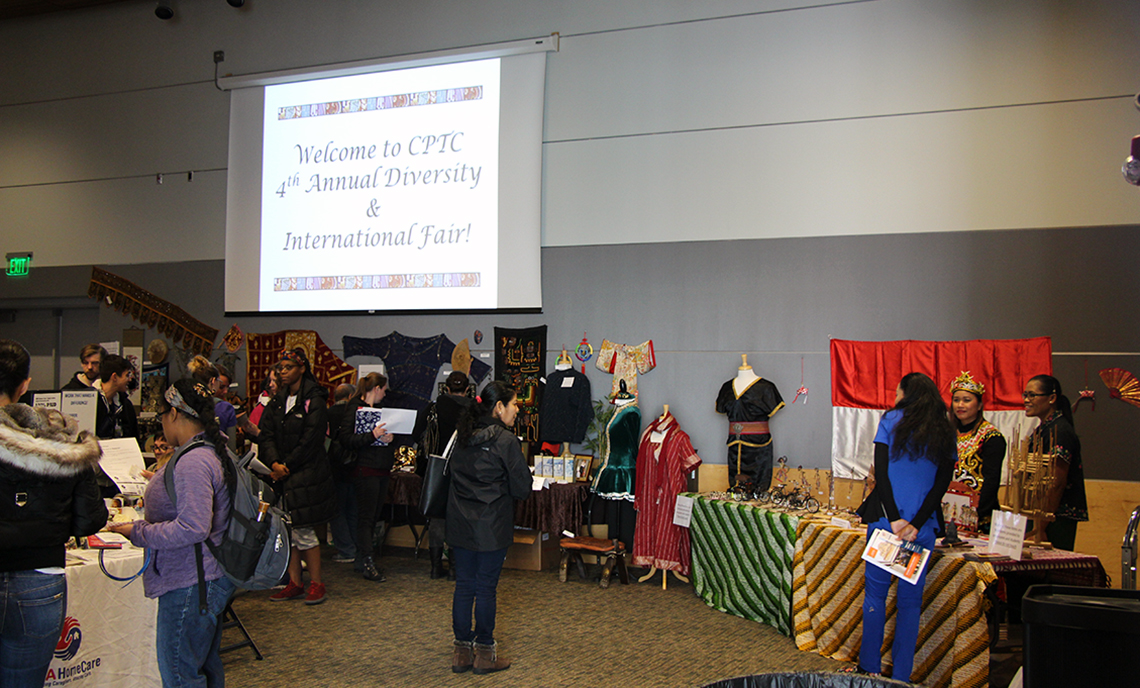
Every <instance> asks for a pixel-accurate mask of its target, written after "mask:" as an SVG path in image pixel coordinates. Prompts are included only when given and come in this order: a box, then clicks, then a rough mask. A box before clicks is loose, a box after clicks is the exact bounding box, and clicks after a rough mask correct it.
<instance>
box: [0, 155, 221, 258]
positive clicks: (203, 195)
mask: <svg viewBox="0 0 1140 688" xmlns="http://www.w3.org/2000/svg"><path fill="white" fill-rule="evenodd" d="M0 208H4V214H5V217H4V245H5V246H6V247H9V248H7V249H6V250H9V251H32V252H33V253H34V254H35V257H34V258H33V269H34V268H35V267H49V266H58V265H91V264H95V265H107V264H124V263H148V262H149V263H154V262H158V263H165V262H181V261H189V260H207V259H213V260H217V259H221V258H223V257H224V252H225V232H226V174H225V172H224V171H223V172H207V173H200V174H196V175H194V181H192V182H187V181H186V175H185V174H180V175H168V176H167V177H165V178H164V180H163V183H162V184H156V183H155V180H154V177H152V176H147V177H143V178H132V179H112V180H108V181H99V182H87V183H76V184H53V185H49V186H32V187H22V188H8V189H3V188H0Z"/></svg>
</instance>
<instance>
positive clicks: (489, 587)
mask: <svg viewBox="0 0 1140 688" xmlns="http://www.w3.org/2000/svg"><path fill="white" fill-rule="evenodd" d="M518 413H519V407H518V403H517V400H516V398H515V390H513V389H511V388H510V387H508V386H507V385H506V384H504V383H502V382H499V381H498V380H496V381H493V382H491V383H490V384H488V385H487V386H486V387H484V388H483V391H482V393H481V395H480V396H479V397H478V398H476V403H475V405H474V406H472V407H471V408H470V409H469V410H468V411H467V412H465V413H464V414H463V415H462V416H461V417H460V419H459V424H458V427H457V430H458V433H459V437H458V438H457V441H456V449H455V451H454V452H453V454H452V456H451V488H450V492H449V494H448V500H447V543H448V544H449V545H451V551H452V556H453V557H454V560H455V564H456V577H455V597H454V599H453V600H452V606H451V621H452V628H453V630H454V631H455V654H454V658H453V660H452V663H451V670H452V671H454V672H456V673H460V672H463V671H467V670H468V669H471V668H472V667H474V670H475V673H476V674H487V673H490V672H492V671H500V670H502V669H506V668H507V667H509V666H510V665H511V663H510V661H508V660H506V659H503V658H501V657H498V656H497V653H496V650H495V637H494V632H495V595H496V588H497V587H498V585H499V574H500V573H501V572H502V570H503V561H504V560H505V559H506V556H507V549H508V548H509V547H510V546H511V543H512V542H514V527H515V500H516V499H526V498H527V497H529V496H530V486H531V475H530V470H529V469H528V468H527V465H526V458H524V457H523V454H522V448H521V447H520V446H519V438H518V437H516V436H515V434H514V432H513V431H511V429H510V428H512V427H514V424H515V417H516V416H518ZM472 605H474V608H475V615H474V616H475V629H474V630H472V628H471V620H472V619H471V617H472V614H471V608H472Z"/></svg>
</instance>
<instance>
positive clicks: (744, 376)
mask: <svg viewBox="0 0 1140 688" xmlns="http://www.w3.org/2000/svg"><path fill="white" fill-rule="evenodd" d="M759 379H760V376H759V375H757V374H756V373H755V372H754V371H753V370H752V366H750V365H748V354H740V367H739V368H737V369H736V379H735V380H733V381H732V389H733V390H735V391H736V396H740V395H741V394H744V391H745V390H746V389H748V388H749V387H751V386H752V383H753V382H756V381H757V380H759Z"/></svg>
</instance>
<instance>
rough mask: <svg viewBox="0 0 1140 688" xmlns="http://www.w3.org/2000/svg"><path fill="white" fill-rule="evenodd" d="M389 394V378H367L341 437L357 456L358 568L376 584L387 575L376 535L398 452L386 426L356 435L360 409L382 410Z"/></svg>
mask: <svg viewBox="0 0 1140 688" xmlns="http://www.w3.org/2000/svg"><path fill="white" fill-rule="evenodd" d="M387 391H388V378H386V377H384V376H383V375H381V374H380V373H369V374H368V375H365V376H364V379H362V380H361V381H360V383H359V384H358V385H357V387H356V394H354V395H353V397H352V399H351V400H350V401H349V402H348V408H346V409H345V411H344V419H343V420H342V421H341V424H340V435H339V436H340V444H341V446H342V447H344V449H345V450H346V451H350V452H355V453H356V466H355V468H353V471H352V485H353V488H354V489H355V492H356V569H357V570H358V571H360V572H361V573H363V574H364V578H365V579H367V580H370V581H377V582H382V581H383V580H384V574H383V573H382V572H381V571H380V569H378V568H376V560H375V558H374V546H373V533H374V532H375V530H376V521H377V520H379V518H380V509H381V507H383V506H384V497H385V496H387V494H388V477H389V475H391V472H392V464H393V463H395V461H396V451H395V447H393V446H392V440H393V439H394V438H393V437H392V433H390V432H387V431H385V429H384V424H383V423H377V424H376V425H375V426H373V427H372V428H371V429H370V430H364V431H362V432H357V431H356V416H357V412H358V411H359V410H360V409H361V408H373V409H375V408H380V402H382V401H383V400H384V393H385V392H387Z"/></svg>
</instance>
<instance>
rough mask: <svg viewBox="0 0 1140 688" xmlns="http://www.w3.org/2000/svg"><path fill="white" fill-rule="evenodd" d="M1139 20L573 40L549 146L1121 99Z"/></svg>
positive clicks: (755, 25) (849, 23)
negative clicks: (567, 141) (698, 131)
mask: <svg viewBox="0 0 1140 688" xmlns="http://www.w3.org/2000/svg"><path fill="white" fill-rule="evenodd" d="M1122 15H1123V16H1122ZM1137 15H1138V12H1137V11H1136V8H1135V6H1134V5H1131V6H1130V5H1129V4H1127V3H1124V2H1111V3H1095V4H1084V3H1082V4H1080V5H1077V4H1075V3H1074V4H1068V3H1042V2H1034V1H1032V0H1024V1H1021V2H1002V3H993V2H985V1H983V0H971V1H955V2H901V1H900V2H870V3H852V4H847V5H843V6H837V7H823V8H816V9H810V10H802V11H796V12H777V13H771V14H757V15H752V16H743V17H732V18H726V19H720V20H714V21H704V22H697V23H688V24H665V25H657V26H649V27H647V28H644V29H640V30H636V31H621V32H608V33H597V34H589V35H584V36H573V35H571V36H567V37H566V38H564V39H563V40H562V42H561V48H560V50H559V52H558V53H557V54H556V55H554V56H552V57H551V60H550V62H549V67H548V78H549V88H548V102H547V105H548V114H547V129H546V139H547V140H548V141H560V140H565V139H579V138H590V137H598V136H615V135H629V134H644V133H650V132H668V131H676V130H691V129H703V128H712V127H734V126H749V125H758V124H771V123H781V122H783V123H791V122H805V121H815V120H824V119H834V118H850V117H868V116H880V115H892V114H898V113H913V112H929V111H938V110H957V109H964V108H979V107H992V106H995V105H1010V104H1020V103H1039V102H1045V101H1053V100H1064V99H1075V98H1089V97H1103V96H1105V95H1106V94H1112V95H1122V94H1123V95H1128V94H1132V93H1134V92H1135V90H1136V79H1135V74H1134V69H1133V68H1132V65H1134V64H1136V62H1137V61H1140V35H1138V27H1140V24H1138V22H1137V19H1138V17H1137ZM1129 19H1130V21H1129ZM939 140H941V142H942V143H943V144H945V145H947V146H950V147H953V146H955V144H956V143H957V142H956V141H955V140H954V138H953V136H952V135H951V137H950V139H949V140H946V139H945V138H943V137H939V138H938V139H932V140H931V144H934V143H935V142H936V141H939ZM840 152H841V151H840V150H835V151H833V152H832V153H831V154H832V155H836V154H839V153H840ZM929 152H932V151H929ZM818 162H819V164H821V165H825V164H826V162H825V160H820V161H818Z"/></svg>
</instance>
